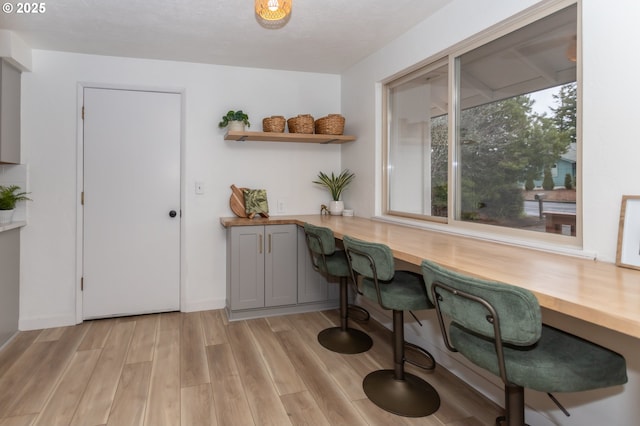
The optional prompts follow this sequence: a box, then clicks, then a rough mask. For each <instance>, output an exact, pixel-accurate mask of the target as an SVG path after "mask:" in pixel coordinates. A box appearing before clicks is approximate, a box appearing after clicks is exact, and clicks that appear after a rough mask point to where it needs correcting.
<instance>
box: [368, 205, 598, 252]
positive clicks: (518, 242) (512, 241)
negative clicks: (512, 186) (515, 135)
mask: <svg viewBox="0 0 640 426" xmlns="http://www.w3.org/2000/svg"><path fill="white" fill-rule="evenodd" d="M372 219H373V220H378V221H380V222H388V223H395V224H398V225H405V226H411V227H414V228H418V229H428V230H431V231H437V232H442V233H444V234H451V235H459V236H463V237H468V238H474V239H478V240H484V241H491V242H495V243H499V244H505V245H512V246H516V247H526V248H530V249H534V250H540V251H545V252H549V253H558V254H562V255H566V256H573V257H580V258H584V259H592V260H596V258H597V253H595V252H590V251H586V250H583V249H581V248H579V247H575V246H571V245H568V244H567V245H561V244H553V243H549V242H546V241H534V240H527V239H524V238H519V237H514V236H509V235H501V234H496V233H492V232H483V231H477V230H473V229H467V228H460V227H456V226H455V225H452V224H445V223H437V222H428V221H423V220H417V219H409V218H405V217H399V216H391V215H381V216H374V217H372ZM529 232H531V231H529Z"/></svg>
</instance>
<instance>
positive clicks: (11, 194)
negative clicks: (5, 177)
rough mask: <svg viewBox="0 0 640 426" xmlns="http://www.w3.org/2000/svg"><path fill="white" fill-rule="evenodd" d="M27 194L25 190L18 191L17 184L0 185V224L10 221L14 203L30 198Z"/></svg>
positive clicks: (14, 206)
mask: <svg viewBox="0 0 640 426" xmlns="http://www.w3.org/2000/svg"><path fill="white" fill-rule="evenodd" d="M27 194H28V193H27V192H20V187H19V186H18V185H9V186H2V185H0V225H6V224H8V223H11V221H12V220H13V213H14V212H15V208H16V203H17V202H18V201H26V200H31V199H30V198H29V197H27Z"/></svg>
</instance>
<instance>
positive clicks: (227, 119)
mask: <svg viewBox="0 0 640 426" xmlns="http://www.w3.org/2000/svg"><path fill="white" fill-rule="evenodd" d="M245 125H246V126H247V127H251V123H249V116H248V115H247V114H245V113H244V112H242V110H239V111H233V110H232V111H229V112H228V113H227V115H223V116H222V121H220V123H218V127H221V128H222V127H227V126H229V130H234V131H239V132H243V131H244V126H245Z"/></svg>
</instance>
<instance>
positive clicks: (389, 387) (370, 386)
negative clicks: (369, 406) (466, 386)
mask: <svg viewBox="0 0 640 426" xmlns="http://www.w3.org/2000/svg"><path fill="white" fill-rule="evenodd" d="M362 388H363V389H364V393H365V394H366V395H367V397H368V398H369V399H370V400H371V402H373V403H374V404H376V405H377V406H378V407H380V408H382V409H383V410H386V411H389V412H391V413H393V414H397V415H398V416H404V417H424V416H428V415H430V414H433V413H435V412H436V411H437V410H438V408H439V407H440V397H439V396H438V392H437V391H436V390H435V389H434V388H433V386H431V385H430V384H429V383H427V382H425V381H424V380H422V379H421V378H420V377H418V376H414V375H413V374H409V373H404V380H396V378H395V374H394V371H393V370H378V371H374V372H373V373H369V374H368V375H367V376H366V377H365V378H364V380H363V382H362Z"/></svg>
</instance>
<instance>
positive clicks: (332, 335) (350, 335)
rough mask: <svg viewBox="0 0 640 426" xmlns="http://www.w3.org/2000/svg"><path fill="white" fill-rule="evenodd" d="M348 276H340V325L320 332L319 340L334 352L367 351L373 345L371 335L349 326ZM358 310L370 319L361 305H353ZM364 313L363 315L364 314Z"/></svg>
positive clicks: (352, 352)
mask: <svg viewBox="0 0 640 426" xmlns="http://www.w3.org/2000/svg"><path fill="white" fill-rule="evenodd" d="M347 290H348V288H347V278H346V277H341V278H340V327H330V328H327V329H324V330H322V331H321V332H320V333H318V342H319V343H320V344H321V345H322V346H324V347H325V348H327V349H329V350H330V351H333V352H338V353H341V354H359V353H362V352H366V351H368V350H369V349H371V346H373V340H371V337H369V335H368V334H367V333H365V332H363V331H360V330H356V329H355V328H351V327H349V326H348V321H349V316H348V315H349V314H348V312H349V311H348V308H349V306H348V298H347V296H348V294H347ZM351 308H352V309H356V310H358V312H364V313H366V317H365V318H367V319H368V316H369V312H367V311H366V310H365V309H364V308H362V307H360V306H351ZM364 313H362V315H363V316H364Z"/></svg>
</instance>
